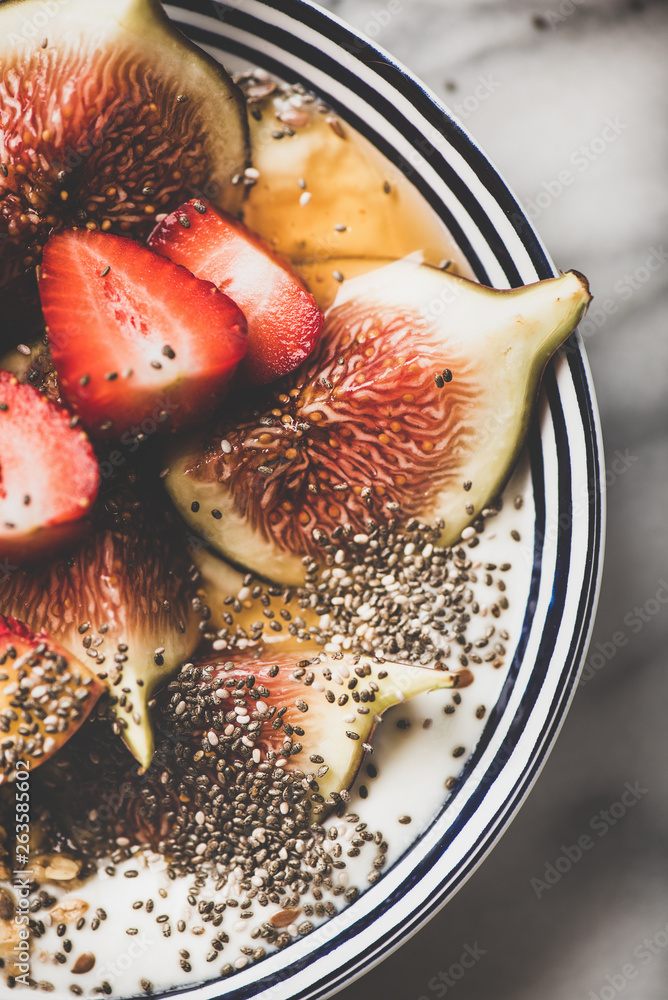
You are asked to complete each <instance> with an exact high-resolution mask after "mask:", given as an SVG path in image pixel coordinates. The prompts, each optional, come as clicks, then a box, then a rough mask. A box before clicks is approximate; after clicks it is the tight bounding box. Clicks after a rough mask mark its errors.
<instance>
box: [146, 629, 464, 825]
mask: <svg viewBox="0 0 668 1000" xmlns="http://www.w3.org/2000/svg"><path fill="white" fill-rule="evenodd" d="M472 679H473V676H472V674H471V672H470V671H469V670H468V669H466V668H462V669H461V670H460V671H458V672H453V673H449V672H446V671H441V670H432V669H429V668H426V667H414V666H410V665H408V664H403V663H402V664H399V663H391V662H384V663H378V662H376V661H375V660H372V659H371V658H369V657H358V656H348V655H343V654H338V656H331V657H330V656H328V655H327V654H326V653H321V654H319V655H318V656H316V657H314V658H312V659H308V658H307V659H303V658H302V652H301V651H300V650H298V649H297V650H296V651H295V650H292V651H291V650H288V649H283V648H281V649H278V650H276V649H271V650H266V652H265V654H264V656H263V658H262V659H261V660H260V659H258V658H257V657H251V656H249V655H248V654H243V653H241V654H239V653H237V654H233V655H232V656H231V657H228V658H226V659H225V660H218V661H216V660H211V659H210V658H204V659H201V660H199V661H198V662H197V663H196V664H195V665H194V666H193V667H192V668H184V670H183V671H182V672H181V674H180V675H179V677H178V678H177V679H176V680H175V681H174V682H173V683H172V685H170V687H171V688H172V689H173V692H172V695H171V701H170V705H169V707H168V708H167V709H165V710H164V711H165V718H166V719H167V720H169V719H170V718H171V719H172V720H173V721H174V723H175V724H177V726H178V728H179V731H180V732H181V738H182V739H183V736H184V734H186V735H187V736H188V742H189V743H191V744H192V746H193V748H194V750H197V751H199V750H202V751H203V754H200V755H199V756H198V757H197V760H198V761H200V767H202V768H203V769H204V768H207V767H208V768H212V769H215V771H214V773H215V772H220V771H221V770H222V769H223V767H224V766H225V765H229V764H230V763H232V762H234V761H241V762H245V761H247V760H253V761H255V763H256V764H259V763H261V762H262V761H264V760H267V759H269V760H270V761H271V762H273V763H274V765H275V766H276V767H280V768H283V769H284V770H286V771H300V772H302V774H303V775H304V776H305V780H306V782H307V784H306V785H305V786H304V787H305V788H307V789H308V790H309V791H310V793H311V794H310V796H309V797H310V799H311V801H312V802H313V803H314V807H315V808H314V812H316V813H321V812H323V811H324V809H325V808H326V807H331V806H333V805H334V804H335V802H336V801H338V796H339V794H340V793H341V792H342V791H347V789H349V788H350V786H351V785H352V783H353V781H354V779H355V775H356V774H357V771H358V770H359V767H360V765H361V763H362V761H363V759H364V756H365V754H366V753H367V752H368V751H369V749H370V739H371V736H372V733H373V731H374V729H375V727H376V725H377V724H378V723H379V722H380V720H381V716H382V715H383V713H384V712H385V711H386V710H387V709H388V708H391V707H392V706H393V705H397V704H399V703H403V702H406V701H408V700H410V699H411V698H414V697H415V696H416V695H418V694H423V693H424V692H427V691H434V690H437V689H439V688H458V687H462V688H463V687H466V686H468V685H469V684H470V683H471V681H472ZM182 702H185V704H184V706H183V707H179V706H181V703H182ZM233 716H234V718H233ZM332 793H333V794H332Z"/></svg>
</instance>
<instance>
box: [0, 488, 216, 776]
mask: <svg viewBox="0 0 668 1000" xmlns="http://www.w3.org/2000/svg"><path fill="white" fill-rule="evenodd" d="M105 505H106V508H107V510H106V512H105V515H104V519H103V523H102V524H99V525H98V526H97V530H96V531H95V532H94V533H93V534H92V535H91V536H90V537H89V538H87V539H86V540H85V541H84V542H82V543H80V544H79V545H78V546H77V547H76V548H75V549H74V550H72V551H71V552H70V553H68V555H67V558H64V559H54V560H51V561H50V562H45V563H42V564H40V565H37V566H33V567H30V569H29V570H27V569H26V570H23V569H20V570H16V571H14V572H10V573H6V574H5V576H4V579H0V612H2V613H4V614H11V615H14V616H16V617H20V618H21V619H22V620H23V621H25V622H27V624H28V625H29V626H30V628H32V629H35V630H36V631H37V630H41V629H45V630H46V631H47V632H48V633H49V634H50V635H52V636H53V637H54V639H56V640H57V641H58V642H59V643H61V644H62V646H63V647H64V648H65V649H66V650H68V652H69V654H74V655H75V656H77V657H78V658H79V659H81V660H84V661H85V662H86V663H87V664H89V666H90V668H91V669H92V670H94V671H95V673H96V674H97V675H98V676H100V677H101V678H102V679H104V680H105V682H106V684H107V685H108V686H109V687H110V689H111V709H112V712H113V715H114V717H115V728H116V729H117V731H118V732H119V734H120V735H121V736H122V738H123V739H124V741H125V742H126V744H127V745H128V747H129V749H130V750H131V752H132V753H133V754H134V756H135V757H136V758H137V760H138V761H139V763H140V764H141V765H142V767H144V768H146V767H148V765H149V764H150V762H151V758H152V756H153V748H154V737H153V725H152V720H151V714H150V709H149V704H148V703H149V701H150V699H151V697H152V695H153V693H154V690H155V688H156V687H157V686H158V684H160V683H161V682H163V681H164V680H166V679H167V678H168V677H169V676H170V675H171V674H172V673H173V672H174V670H175V669H177V667H178V666H179V665H180V664H181V663H182V662H183V660H184V659H186V657H187V656H189V655H190V653H191V652H192V651H193V649H194V648H195V646H196V645H197V639H198V630H197V625H198V622H199V616H198V615H197V614H196V612H195V611H194V609H193V606H192V599H193V597H194V596H195V586H194V583H192V582H191V579H190V577H191V573H190V558H189V556H188V552H187V548H186V545H185V542H184V539H183V537H182V533H181V531H180V526H179V524H178V523H173V522H174V521H176V518H174V517H173V515H172V518H173V520H172V521H170V520H169V517H168V515H167V514H166V512H165V511H164V510H163V509H162V508H158V509H154V508H152V507H151V505H150V504H147V503H146V502H142V501H141V500H140V499H138V498H137V496H136V495H135V493H134V491H133V490H127V491H126V490H119V491H115V492H114V493H113V494H112V495H109V496H107V497H106V499H105Z"/></svg>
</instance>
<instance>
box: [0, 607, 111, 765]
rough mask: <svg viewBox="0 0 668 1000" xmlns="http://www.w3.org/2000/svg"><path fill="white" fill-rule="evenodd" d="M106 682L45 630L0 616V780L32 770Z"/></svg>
mask: <svg viewBox="0 0 668 1000" xmlns="http://www.w3.org/2000/svg"><path fill="white" fill-rule="evenodd" d="M105 690H106V686H105V684H103V683H102V681H101V680H99V678H98V677H96V676H95V674H94V673H93V672H92V671H91V670H89V668H88V667H87V666H86V665H85V664H84V663H83V662H82V661H81V660H80V659H78V658H76V657H75V656H73V655H72V654H71V653H70V652H67V651H66V650H65V649H64V648H63V647H62V646H61V645H60V644H59V643H57V642H55V641H54V640H53V638H52V637H51V636H50V635H48V634H47V633H46V632H37V633H35V632H32V631H31V630H30V629H29V628H28V626H27V625H25V624H24V623H23V622H20V621H17V620H16V619H15V618H12V617H9V616H5V615H0V732H1V734H2V739H1V740H0V784H2V783H4V782H6V781H12V780H13V779H14V778H15V777H16V771H17V765H19V764H23V765H27V766H28V768H29V769H30V772H31V771H32V770H33V769H34V768H36V767H38V766H39V765H40V764H42V763H44V761H45V760H48V758H49V757H50V756H51V755H52V754H54V753H55V752H56V751H57V750H58V749H59V748H60V747H61V746H62V745H63V744H64V743H66V742H67V740H68V739H69V738H70V737H71V736H72V735H73V734H74V733H75V732H76V731H77V729H79V727H80V726H81V725H82V724H83V723H84V721H85V720H86V718H87V717H88V716H89V715H90V713H91V711H92V709H93V706H94V705H95V702H96V701H97V700H98V698H99V697H100V695H101V694H102V693H103V692H104V691H105Z"/></svg>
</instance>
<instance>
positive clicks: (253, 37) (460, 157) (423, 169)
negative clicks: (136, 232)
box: [163, 0, 605, 1000]
mask: <svg viewBox="0 0 668 1000" xmlns="http://www.w3.org/2000/svg"><path fill="white" fill-rule="evenodd" d="M166 10H167V13H168V14H169V16H170V17H171V18H172V19H173V20H174V21H175V22H176V23H177V24H178V25H179V26H180V27H181V29H182V30H183V31H184V32H185V33H186V34H187V35H188V36H189V37H190V38H192V39H193V40H194V41H195V42H197V43H198V44H200V45H201V46H202V47H203V48H204V49H206V50H207V51H208V52H210V53H211V54H212V55H214V56H215V57H216V58H218V59H220V61H222V62H223V63H225V59H226V57H228V56H230V55H233V56H239V57H241V58H243V59H245V60H247V61H248V62H249V63H250V64H253V65H257V66H262V67H264V68H265V69H267V70H269V71H270V72H273V73H276V74H277V75H278V76H280V77H282V78H283V79H286V80H288V81H301V82H302V83H304V84H305V85H306V86H308V87H310V88H311V89H313V90H314V91H315V92H316V93H317V94H318V95H319V96H320V97H321V98H322V99H324V100H325V101H326V102H327V103H328V104H330V105H331V106H332V108H333V109H334V110H336V111H337V112H338V113H340V114H341V116H342V117H343V118H344V119H345V120H346V121H348V122H349V123H350V124H351V125H352V126H354V127H355V128H356V129H358V130H359V131H360V132H361V133H362V134H363V135H364V136H365V137H366V138H368V139H369V140H370V141H371V142H372V143H373V144H374V145H375V146H376V147H377V148H378V149H379V150H380V151H381V152H382V153H384V154H385V155H386V156H387V158H388V159H389V160H390V161H391V162H392V163H393V164H394V165H395V166H396V167H397V168H398V169H399V170H401V171H402V172H403V173H404V174H406V175H407V176H408V177H409V178H410V180H411V182H412V183H413V184H414V185H415V186H416V187H417V188H418V190H419V191H420V192H421V193H422V194H423V195H424V197H425V198H426V199H427V201H428V202H429V203H430V204H431V205H432V207H433V208H434V209H435V210H436V212H437V213H438V214H439V216H440V217H441V218H442V219H443V221H444V222H445V224H446V225H447V226H448V228H449V229H450V232H451V233H452V235H453V237H454V238H455V240H456V242H457V243H458V245H459V246H460V248H461V249H462V251H463V252H464V254H465V255H466V257H467V259H468V261H469V263H470V265H471V267H472V268H473V271H474V273H475V274H476V276H477V278H478V280H479V281H481V282H484V283H485V284H490V285H494V286H496V287H500V288H501V287H514V286H516V285H518V284H527V283H529V282H532V281H536V280H538V279H541V278H547V277H551V276H553V275H554V274H556V273H557V272H556V270H555V268H554V265H553V264H552V262H551V260H550V259H549V257H548V255H547V253H546V251H545V249H544V247H543V246H542V244H541V242H540V240H539V238H538V236H537V235H536V233H535V232H534V230H533V228H532V226H531V224H530V222H529V220H528V219H527V218H526V216H525V215H524V212H523V210H522V208H521V206H520V204H519V203H518V201H517V199H516V198H515V197H514V195H513V194H512V192H511V191H510V189H509V188H508V186H507V185H506V183H505V182H504V180H503V179H502V178H501V177H500V176H499V174H498V172H497V171H496V169H495V168H494V166H493V165H492V164H491V163H490V161H489V160H488V159H487V157H486V156H485V154H484V153H483V152H482V151H481V150H480V148H479V147H478V146H477V145H476V143H475V141H474V140H473V139H472V138H471V136H469V135H468V134H467V132H466V131H465V130H464V128H463V127H462V126H461V124H460V123H458V122H457V121H456V120H455V119H454V118H453V117H452V115H451V114H450V112H449V111H448V110H447V109H446V107H445V106H444V105H443V104H442V103H441V102H440V101H439V99H438V98H437V97H436V96H435V95H434V94H433V93H431V92H429V91H428V90H427V89H426V88H425V87H424V85H423V84H421V83H420V81H419V80H417V79H416V78H415V77H414V76H413V75H412V74H411V73H410V72H409V71H408V70H407V69H405V68H404V67H403V66H401V65H400V64H399V63H398V62H396V61H395V60H394V59H393V58H392V57H391V56H389V55H388V54H387V53H386V52H384V51H383V50H382V49H380V48H379V47H378V46H376V45H374V44H373V43H372V42H371V41H370V40H368V39H365V38H363V37H362V36H360V35H358V34H356V33H354V32H353V31H352V30H351V29H350V28H349V27H347V26H346V25H345V24H344V23H343V22H342V21H340V20H339V19H337V18H336V17H334V16H333V15H330V14H328V13H326V12H325V11H324V10H322V9H321V8H318V7H316V6H314V5H313V4H312V3H310V2H307V0H234V2H229V3H220V2H218V0H179V2H178V3H174V4H169V5H167V7H166ZM568 346H569V349H568V350H565V351H562V352H560V354H559V356H558V358H557V359H556V360H555V362H554V363H553V364H552V365H551V366H550V367H549V368H548V370H547V371H546V373H545V377H544V380H543V392H542V403H541V408H540V413H539V414H538V416H537V418H536V419H535V420H534V422H533V426H532V428H531V431H530V434H529V442H528V447H529V455H530V463H531V475H532V480H533V491H534V502H535V536H534V540H533V569H532V580H531V587H530V594H529V599H528V602H527V607H526V611H525V617H524V622H523V627H522V633H521V638H520V642H519V645H518V649H517V652H516V655H515V657H514V660H513V663H512V664H511V666H510V670H509V672H508V677H507V680H506V682H505V684H504V687H503V690H502V692H501V695H500V697H499V700H498V702H497V704H496V706H495V707H494V709H493V710H492V711H491V712H490V714H489V717H488V722H487V725H486V726H485V729H484V732H483V736H482V738H481V740H480V742H479V743H478V745H477V747H476V749H475V751H474V753H473V755H472V756H471V758H470V760H469V761H468V763H467V765H466V768H465V770H464V773H463V775H462V778H461V780H460V781H459V783H458V786H457V789H456V791H455V792H454V793H453V794H452V796H451V797H450V798H449V799H448V801H447V802H446V803H445V804H444V805H443V807H442V808H441V810H440V811H439V813H438V814H437V815H436V817H435V818H434V820H433V821H432V823H431V824H430V826H429V827H428V829H426V830H423V831H422V833H421V834H420V836H419V837H417V838H416V840H415V841H414V842H413V844H412V845H411V846H410V848H409V849H408V850H407V851H406V852H405V854H404V855H403V856H402V857H401V858H400V859H399V860H398V861H397V862H396V863H395V864H394V865H393V866H392V867H391V868H390V869H389V870H388V871H387V872H385V873H384V875H383V878H382V879H381V880H380V881H379V882H378V883H376V885H374V886H372V887H370V888H369V889H368V890H367V891H366V892H365V893H364V894H363V895H362V896H361V897H360V898H359V899H358V900H357V901H356V902H355V903H353V904H352V905H351V906H349V907H348V908H347V909H345V910H343V911H342V912H341V913H340V914H338V915H337V916H335V917H333V918H332V919H331V920H329V921H328V922H326V923H325V924H324V925H323V926H321V927H319V928H317V929H316V930H315V931H314V932H313V933H311V934H309V935H308V936H307V937H305V938H301V939H298V940H296V941H295V942H294V943H293V944H292V945H290V947H289V948H287V949H286V950H285V951H282V952H279V953H276V954H273V955H270V956H268V957H267V958H266V959H264V960H263V961H262V962H260V963H258V964H257V965H253V966H251V967H249V968H247V969H244V970H242V971H239V972H237V973H235V974H234V976H233V977H231V978H230V979H229V980H222V981H221V980H217V981H212V982H208V983H205V984H200V985H195V986H191V987H187V988H184V987H178V988H175V989H174V990H171V991H168V992H167V993H166V994H163V995H169V996H178V997H190V998H192V1000H214V998H219V997H221V996H225V997H227V998H230V1000H244V998H249V997H259V996H261V997H262V998H263V1000H287V998H291V1000H316V998H318V1000H321V998H324V997H327V996H331V995H332V994H334V993H336V992H338V991H339V990H340V989H342V988H343V987H344V986H345V985H347V984H348V983H350V982H351V981H352V980H354V979H355V978H357V977H358V976H361V975H363V974H364V973H365V972H367V971H368V970H369V969H370V968H372V967H373V965H375V964H377V963H378V962H380V961H381V960H382V959H383V958H385V957H386V956H387V955H388V954H390V952H392V951H393V950H394V949H396V948H397V947H399V945H401V944H402V943H403V942H404V941H406V940H407V938H408V937H410V936H411V935H412V934H414V933H415V932H416V931H417V930H418V929H419V928H420V927H421V926H423V925H424V924H425V923H426V921H427V920H429V919H430V917H432V916H433V915H434V914H435V913H436V912H437V911H438V910H439V909H440V908H441V907H442V906H443V905H444V904H445V903H446V902H447V900H448V899H449V898H451V897H452V895H453V894H454V893H455V892H456V891H457V890H458V889H459V888H460V887H461V886H462V885H463V883H464V882H465V881H466V879H467V878H468V877H469V876H470V875H471V874H472V872H473V871H474V870H475V869H476V868H477V866H478V865H479V864H480V863H481V861H482V860H483V859H484V857H485V856H486V854H487V853H488V852H489V851H490V850H491V848H492V847H493V845H494V843H495V842H496V841H497V840H498V838H499V837H500V836H501V834H502V833H503V831H504V829H505V828H506V826H507V825H508V823H509V822H510V820H511V819H512V817H513V816H514V814H515V813H516V812H517V810H518V809H519V807H520V805H521V804H522V802H523V800H524V798H525V797H526V795H527V794H528V792H529V790H530V789H531V787H532V785H533V783H534V781H535V780H536V778H537V776H538V773H539V772H540V770H541V768H542V766H543V765H544V763H545V760H546V758H547V755H548V753H549V751H550V748H551V746H552V744H553V742H554V740H555V738H556V736H557V733H558V731H559V729H560V727H561V725H562V723H563V720H564V717H565V714H566V711H567V709H568V706H569V704H570V701H571V699H572V696H573V694H574V691H575V686H576V683H577V678H578V673H579V669H580V667H581V665H582V662H583V660H584V655H585V652H586V648H587V644H588V641H589V636H590V632H591V627H592V622H593V617H594V612H595V608H596V601H597V597H598V587H599V581H600V574H601V568H602V548H603V533H604V521H605V510H604V502H603V491H602V485H601V484H602V481H603V450H602V446H601V439H600V428H599V422H598V414H597V409H596V402H595V398H594V393H593V389H592V386H591V380H590V373H589V369H588V365H587V361H586V357H585V355H584V351H583V349H582V345H581V342H580V341H579V339H578V338H577V337H576V336H574V337H573V338H572V339H571V342H570V343H569V345H568Z"/></svg>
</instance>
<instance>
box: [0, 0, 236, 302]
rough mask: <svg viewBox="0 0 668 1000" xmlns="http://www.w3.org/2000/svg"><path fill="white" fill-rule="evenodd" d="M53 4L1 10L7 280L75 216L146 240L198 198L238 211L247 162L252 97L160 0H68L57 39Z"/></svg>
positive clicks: (1, 208) (15, 2)
mask: <svg viewBox="0 0 668 1000" xmlns="http://www.w3.org/2000/svg"><path fill="white" fill-rule="evenodd" d="M42 7H43V5H42V3H41V0H11V2H6V3H3V4H2V5H1V6H0V67H1V68H0V108H1V111H0V236H1V237H2V239H0V288H2V287H3V286H7V285H8V284H9V283H10V282H12V281H14V280H16V279H18V278H19V277H20V276H21V275H23V274H24V272H31V271H32V270H34V267H35V265H36V264H38V263H39V259H40V254H41V249H42V247H43V245H44V243H45V241H46V239H47V237H48V235H49V233H50V232H51V231H52V230H53V229H54V228H59V227H60V226H62V225H72V224H77V225H82V224H86V225H88V226H90V227H94V228H101V229H102V230H104V231H109V232H115V233H118V234H120V235H130V236H134V237H135V238H138V239H143V238H144V237H146V236H148V234H149V232H150V231H151V229H152V228H153V226H154V224H155V217H156V214H160V213H161V212H169V211H171V210H173V209H174V208H176V207H177V206H178V205H179V204H181V202H183V201H185V200H186V199H187V198H189V197H191V196H198V195H206V196H207V197H208V198H209V199H210V200H212V201H213V202H215V203H216V204H218V205H220V206H221V207H226V208H227V209H228V210H237V209H238V207H239V198H240V194H239V190H238V189H237V188H236V187H233V186H232V185H230V183H229V182H230V180H231V178H232V176H233V175H234V174H236V173H238V172H239V171H241V172H243V169H244V167H245V165H246V163H247V161H248V153H249V138H248V125H247V119H246V109H245V102H244V100H243V96H242V95H241V93H240V91H239V90H238V88H237V87H236V86H235V85H234V84H233V83H232V81H231V80H230V78H229V77H228V76H227V74H226V73H225V71H224V70H223V69H222V67H221V66H220V65H219V64H218V63H216V62H215V61H214V60H213V59H212V58H211V57H209V56H208V55H206V54H205V53H204V52H203V51H201V50H200V49H198V48H197V47H196V46H195V45H193V44H192V43H191V42H189V41H188V40H187V39H186V38H185V37H184V36H183V35H181V33H180V32H179V31H178V30H177V29H176V28H175V27H174V26H173V25H172V24H171V22H170V21H169V19H168V18H167V16H166V14H165V13H164V11H163V10H162V7H161V5H160V3H159V2H158V0H116V2H115V3H113V4H100V3H91V2H90V0H69V2H68V4H67V5H66V6H65V5H61V6H59V9H58V12H57V16H53V17H52V18H51V19H50V21H49V23H48V25H47V26H46V27H45V28H44V29H43V31H44V36H45V42H46V44H45V45H43V44H40V41H41V40H40V38H39V37H37V38H32V39H29V38H27V37H26V35H25V31H24V30H23V25H24V24H25V23H26V21H27V22H31V19H32V18H34V16H35V15H36V14H38V13H39V14H40V17H41V16H42V13H43V12H42ZM182 88H183V89H182ZM3 308H4V307H3Z"/></svg>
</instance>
